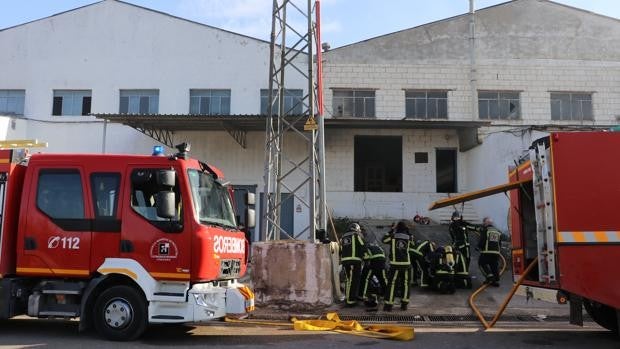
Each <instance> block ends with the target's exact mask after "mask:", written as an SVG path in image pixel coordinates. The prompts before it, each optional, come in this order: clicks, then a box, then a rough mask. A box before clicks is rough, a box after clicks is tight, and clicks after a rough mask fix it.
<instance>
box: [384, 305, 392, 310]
mask: <svg viewBox="0 0 620 349" xmlns="http://www.w3.org/2000/svg"><path fill="white" fill-rule="evenodd" d="M392 307H393V306H392V304H384V305H383V311H392Z"/></svg>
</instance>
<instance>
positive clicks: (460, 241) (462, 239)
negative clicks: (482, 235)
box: [448, 219, 475, 248]
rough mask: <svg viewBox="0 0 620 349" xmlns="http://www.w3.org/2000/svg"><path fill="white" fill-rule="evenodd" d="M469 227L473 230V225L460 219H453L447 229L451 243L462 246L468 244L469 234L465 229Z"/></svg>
mask: <svg viewBox="0 0 620 349" xmlns="http://www.w3.org/2000/svg"><path fill="white" fill-rule="evenodd" d="M470 229H471V230H474V229H475V227H474V226H472V225H470V224H469V223H467V222H466V221H464V220H462V219H458V220H454V221H452V222H451V223H450V226H449V227H448V230H449V231H450V238H451V239H452V244H454V247H456V248H462V247H465V246H469V236H468V234H467V231H468V230H470Z"/></svg>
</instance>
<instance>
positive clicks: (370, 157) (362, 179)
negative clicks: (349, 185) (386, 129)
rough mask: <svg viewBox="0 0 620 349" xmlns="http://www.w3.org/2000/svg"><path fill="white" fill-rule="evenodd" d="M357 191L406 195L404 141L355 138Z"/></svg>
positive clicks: (355, 180) (390, 138) (399, 139)
mask: <svg viewBox="0 0 620 349" xmlns="http://www.w3.org/2000/svg"><path fill="white" fill-rule="evenodd" d="M354 152H355V155H354V156H355V159H354V167H355V170H354V175H353V176H354V189H355V191H372V192H402V191H403V140H402V137H399V136H398V137H393V136H355V149H354Z"/></svg>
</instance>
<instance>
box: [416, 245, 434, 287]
mask: <svg viewBox="0 0 620 349" xmlns="http://www.w3.org/2000/svg"><path fill="white" fill-rule="evenodd" d="M433 251H435V243H434V242H432V241H430V240H418V241H416V242H415V243H414V245H413V249H412V250H411V252H412V253H411V254H412V255H413V261H412V263H413V264H414V265H415V269H416V270H417V271H418V273H417V274H418V276H419V282H418V285H420V287H421V288H427V287H428V286H429V285H430V270H429V268H430V263H429V261H430V256H431V254H432V253H433Z"/></svg>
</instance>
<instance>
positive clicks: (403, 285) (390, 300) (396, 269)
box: [385, 264, 411, 305]
mask: <svg viewBox="0 0 620 349" xmlns="http://www.w3.org/2000/svg"><path fill="white" fill-rule="evenodd" d="M410 269H411V264H408V265H397V266H394V265H390V271H389V273H388V287H387V290H386V292H385V304H389V305H393V304H394V298H396V297H400V299H401V303H403V304H407V303H409V273H410Z"/></svg>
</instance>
